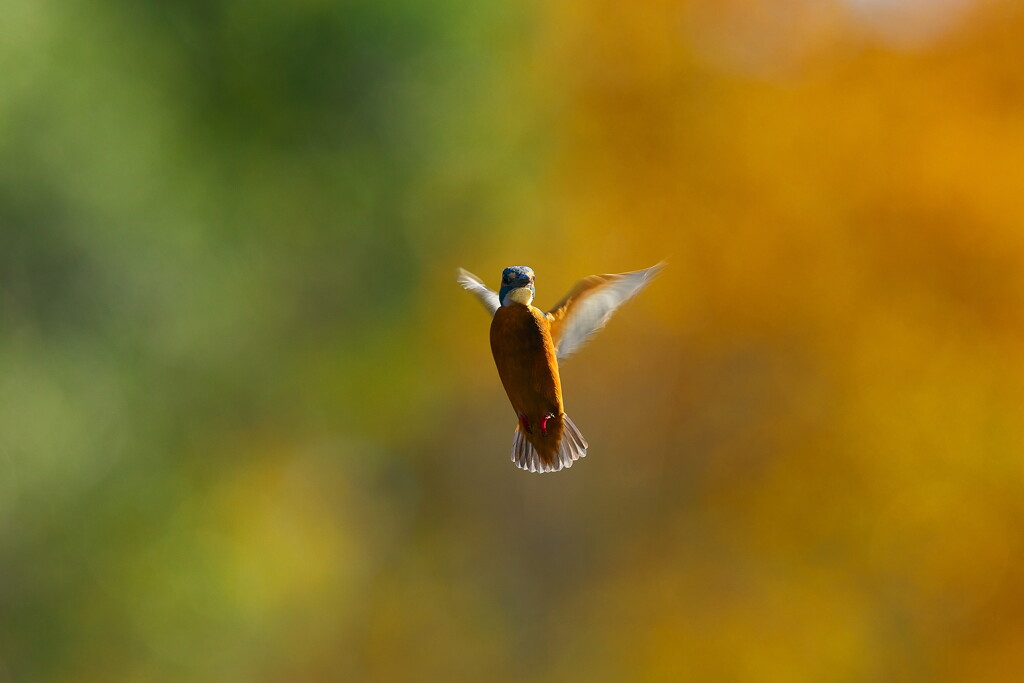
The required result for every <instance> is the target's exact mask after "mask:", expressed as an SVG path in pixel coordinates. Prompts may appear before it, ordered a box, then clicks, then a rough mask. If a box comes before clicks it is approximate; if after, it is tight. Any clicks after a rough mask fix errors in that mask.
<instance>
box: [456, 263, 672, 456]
mask: <svg viewBox="0 0 1024 683" xmlns="http://www.w3.org/2000/svg"><path fill="white" fill-rule="evenodd" d="M664 267H665V264H664V263H659V264H657V265H655V266H652V267H650V268H646V269H644V270H635V271H632V272H629V273H615V274H609V275H591V276H589V277H585V278H583V279H582V280H580V281H579V282H577V283H576V284H575V285H574V286H573V287H572V289H571V290H569V293H568V294H566V295H565V297H563V298H562V300H561V301H559V302H558V303H557V304H555V307H554V308H552V309H551V310H550V311H548V312H546V313H545V312H543V311H541V310H540V309H538V308H536V307H535V306H534V305H533V299H534V297H535V296H536V295H537V288H536V277H535V275H534V272H533V269H532V268H529V267H527V266H509V267H508V268H506V269H505V270H504V271H502V273H501V287H500V289H499V290H498V291H497V292H495V291H494V290H492V289H489V288H488V287H487V285H485V284H484V282H483V281H482V280H481V279H480V278H478V277H477V276H476V275H473V274H472V273H470V272H469V271H466V270H464V269H462V268H459V269H458V271H457V273H456V279H457V280H458V282H459V284H460V285H462V286H463V287H464V288H465V289H467V290H469V291H470V292H472V293H473V294H474V295H476V296H477V298H479V299H480V301H482V302H483V304H484V306H485V307H486V308H487V310H488V311H489V312H490V314H491V354H492V355H493V356H494V364H495V366H497V368H498V376H499V377H500V378H501V384H502V386H504V388H505V393H506V394H507V395H508V400H509V402H510V403H511V404H512V409H513V410H514V411H515V413H516V417H517V419H518V424H517V425H516V431H515V436H514V438H513V441H512V462H513V463H515V465H516V467H519V468H520V469H523V470H527V471H530V472H558V471H559V470H561V469H563V468H568V467H572V464H573V463H574V462H576V461H577V460H579V459H580V458H583V457H586V455H587V448H588V447H589V444H587V440H586V439H584V438H583V434H581V433H580V430H579V429H577V428H576V425H575V424H573V421H572V420H570V419H569V416H568V415H566V414H565V411H564V409H563V408H564V406H563V403H562V382H561V380H560V379H559V376H558V361H560V360H564V359H565V358H567V357H568V356H570V355H571V354H572V353H574V352H575V351H577V350H578V349H579V348H580V347H581V346H583V345H584V344H585V343H586V342H587V340H588V339H589V338H590V337H591V336H592V335H593V334H594V333H595V332H597V331H598V330H599V329H601V328H602V327H604V325H605V323H607V322H608V319H609V318H610V317H611V315H612V313H614V312H615V310H616V309H617V308H618V307H619V306H621V305H622V304H623V303H625V302H626V301H628V300H629V299H631V298H632V297H633V296H634V295H636V294H637V293H638V292H639V291H640V290H641V289H643V288H644V287H646V286H647V284H648V283H649V282H650V281H651V279H652V278H654V276H655V275H657V274H658V273H659V272H660V271H661V269H662V268H664Z"/></svg>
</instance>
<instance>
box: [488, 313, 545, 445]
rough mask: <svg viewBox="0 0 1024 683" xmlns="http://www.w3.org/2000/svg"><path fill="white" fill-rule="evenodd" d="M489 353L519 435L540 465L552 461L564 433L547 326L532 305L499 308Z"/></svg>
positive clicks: (493, 325)
mask: <svg viewBox="0 0 1024 683" xmlns="http://www.w3.org/2000/svg"><path fill="white" fill-rule="evenodd" d="M491 353H492V354H493V355H494V365H495V366H496V367H497V368H498V377H500V378H501V384H502V386H504V387H505V393H506V394H508V400H509V402H510V403H511V404H512V409H513V410H515V411H516V416H517V417H518V418H519V428H520V430H523V431H525V432H526V434H525V438H526V440H527V441H529V442H530V443H531V444H532V445H533V447H534V448H535V449H536V451H537V453H538V455H539V456H540V459H541V460H542V461H543V462H545V463H551V462H554V459H555V455H556V454H557V452H558V446H559V445H560V443H561V440H562V429H563V428H562V421H561V415H562V382H561V380H560V379H559V376H558V359H557V358H556V357H555V345H554V343H553V342H552V340H551V322H550V321H549V320H548V319H547V317H546V316H545V314H544V313H543V312H541V311H540V309H538V308H535V307H534V306H530V305H524V304H519V303H513V304H510V305H508V306H502V307H501V308H499V309H498V310H497V311H495V313H494V318H493V319H492V320H491ZM545 418H547V420H546V421H545Z"/></svg>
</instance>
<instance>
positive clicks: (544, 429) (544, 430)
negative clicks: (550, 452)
mask: <svg viewBox="0 0 1024 683" xmlns="http://www.w3.org/2000/svg"><path fill="white" fill-rule="evenodd" d="M553 417H554V415H552V414H550V413H548V414H547V415H545V416H544V417H542V418H541V419H540V433H541V434H543V435H544V436H547V435H548V420H550V419H551V418H553Z"/></svg>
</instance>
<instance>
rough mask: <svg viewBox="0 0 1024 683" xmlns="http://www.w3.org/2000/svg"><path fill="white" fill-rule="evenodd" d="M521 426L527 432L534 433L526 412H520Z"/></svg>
mask: <svg viewBox="0 0 1024 683" xmlns="http://www.w3.org/2000/svg"><path fill="white" fill-rule="evenodd" d="M519 428H520V429H522V430H523V431H524V432H526V433H527V434H533V430H532V429H530V418H528V417H526V415H525V414H524V413H519Z"/></svg>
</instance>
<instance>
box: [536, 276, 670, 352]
mask: <svg viewBox="0 0 1024 683" xmlns="http://www.w3.org/2000/svg"><path fill="white" fill-rule="evenodd" d="M664 267H665V264H664V263H659V264H657V265H655V266H652V267H650V268H646V269H644V270H634V271H632V272H629V273H617V274H610V275H591V276H589V277H585V278H583V279H582V280H580V281H579V282H577V283H576V285H575V286H573V288H572V290H571V291H570V292H569V293H568V294H567V295H566V296H565V298H564V299H562V300H561V301H560V302H558V304H557V305H556V306H555V307H554V308H553V309H551V310H550V311H549V312H548V320H549V321H550V322H551V336H552V338H553V339H554V342H555V349H556V354H557V356H558V359H559V360H561V359H563V358H566V357H568V356H570V355H572V354H573V353H574V352H575V351H577V350H578V349H579V348H580V347H582V346H583V345H584V344H585V343H586V342H587V340H588V339H589V338H590V337H591V336H592V335H593V334H594V333H595V332H597V331H598V330H599V329H601V328H602V327H604V326H605V324H606V323H607V322H608V319H609V318H611V317H612V313H614V312H615V310H616V309H617V308H618V307H619V306H621V305H622V304H624V303H625V302H626V301H628V300H629V299H631V298H632V297H633V296H635V295H636V294H637V292H639V291H640V290H641V289H643V288H644V287H646V286H647V284H648V283H650V281H651V280H652V279H653V278H654V276H655V275H657V274H658V273H659V272H660V271H661V269H662V268H664Z"/></svg>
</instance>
